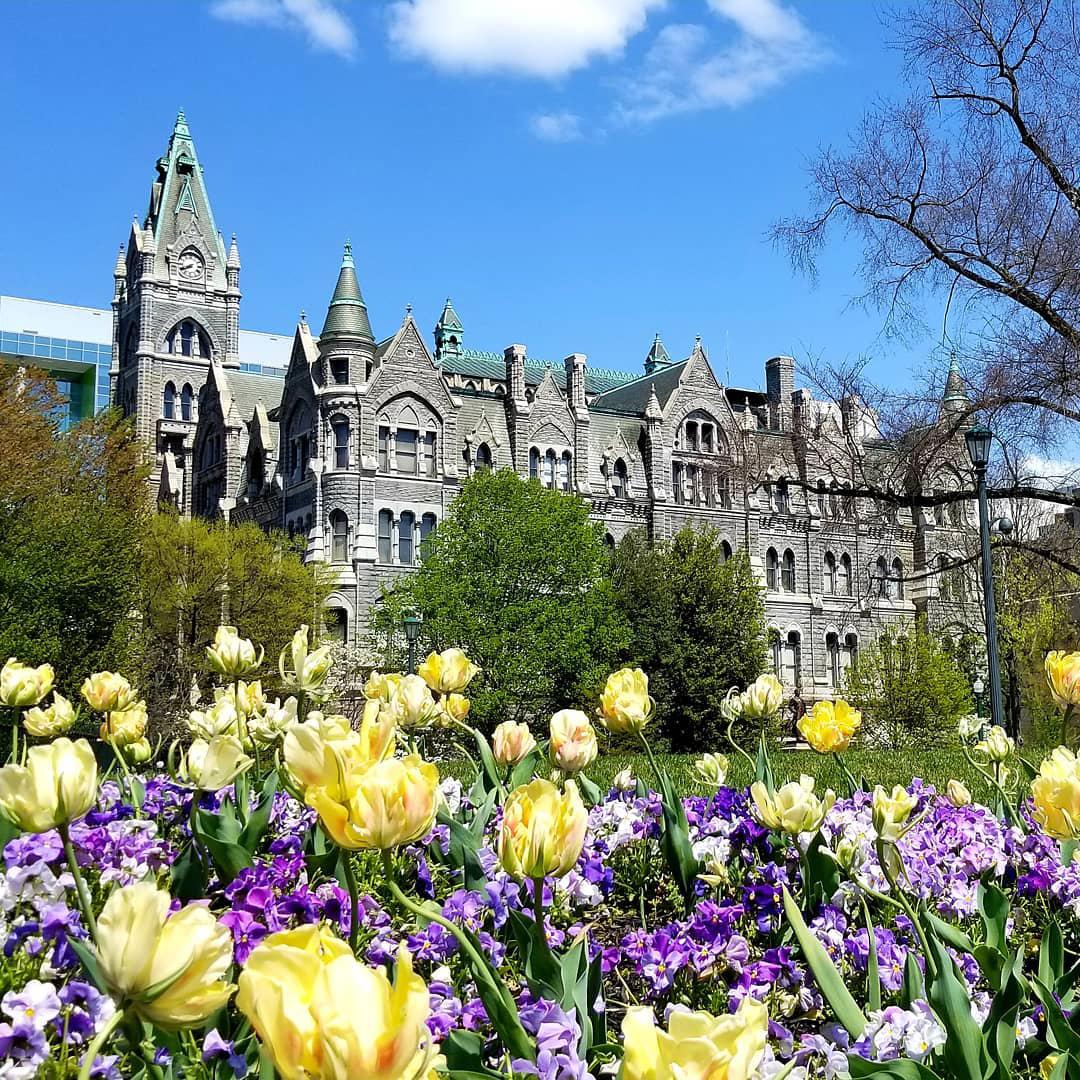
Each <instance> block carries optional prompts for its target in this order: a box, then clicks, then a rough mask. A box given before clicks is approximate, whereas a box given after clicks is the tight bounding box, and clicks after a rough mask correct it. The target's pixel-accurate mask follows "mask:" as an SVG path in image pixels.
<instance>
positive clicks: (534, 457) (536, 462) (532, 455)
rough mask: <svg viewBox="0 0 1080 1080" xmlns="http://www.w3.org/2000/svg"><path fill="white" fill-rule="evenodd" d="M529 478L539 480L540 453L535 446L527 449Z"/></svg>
mask: <svg viewBox="0 0 1080 1080" xmlns="http://www.w3.org/2000/svg"><path fill="white" fill-rule="evenodd" d="M529 478H530V479H532V480H539V479H540V451H539V450H537V448H536V447H535V446H532V447H530V448H529Z"/></svg>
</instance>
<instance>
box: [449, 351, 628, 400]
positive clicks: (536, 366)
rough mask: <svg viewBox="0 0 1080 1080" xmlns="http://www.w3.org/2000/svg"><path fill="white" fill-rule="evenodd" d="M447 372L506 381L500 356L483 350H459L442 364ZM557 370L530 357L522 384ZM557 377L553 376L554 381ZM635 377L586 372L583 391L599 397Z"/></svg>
mask: <svg viewBox="0 0 1080 1080" xmlns="http://www.w3.org/2000/svg"><path fill="white" fill-rule="evenodd" d="M443 368H444V370H446V371H449V372H453V373H454V374H455V375H464V376H465V378H467V379H468V378H473V379H498V380H503V379H505V378H506V360H505V358H504V357H503V354H502V353H496V352H487V351H485V350H483V349H462V350H461V354H460V355H458V356H451V357H447V358H446V360H445V361H444V362H443ZM548 368H552V369H555V368H557V369H558V371H559V372H561V371H562V365H561V364H558V365H556V364H552V363H550V362H549V361H546V360H533V359H532V358H531V357H530V358H528V359H527V360H526V361H525V384H526V385H527V386H538V385H539V384H540V380H541V379H543V377H544V372H545V371H546V370H547V369H548ZM558 378H559V376H558V375H556V379H558ZM636 378H637V376H636V375H634V374H633V373H632V372H629V371H610V370H607V369H605V368H591V367H586V368H585V390H586V392H587V393H590V394H602V393H604V391H605V390H610V389H612V388H613V387H615V386H622V385H623V383H627V382H630V381H631V380H633V379H636Z"/></svg>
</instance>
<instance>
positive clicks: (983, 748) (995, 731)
mask: <svg viewBox="0 0 1080 1080" xmlns="http://www.w3.org/2000/svg"><path fill="white" fill-rule="evenodd" d="M1015 746H1016V744H1015V743H1014V742H1013V740H1012V739H1011V738H1009V736H1008V734H1007V733H1006V731H1005V729H1004V728H1003V727H1001V726H999V725H997V724H995V725H994V726H993V727H992V728H991V729H990V733H989V734H988V735H987V736H986V738H985V739H983V741H982V742H980V743H978V744H977V745H976V747H975V749H976V750H979V751H980V752H982V753H984V754H985V755H986V756H987V757H988V758H989V759H990V760H991V761H994V762H997V763H999V764H1000V763H1001V762H1002V761H1006V760H1008V757H1009V755H1010V754H1011V753H1012V752H1013V749H1014V747H1015Z"/></svg>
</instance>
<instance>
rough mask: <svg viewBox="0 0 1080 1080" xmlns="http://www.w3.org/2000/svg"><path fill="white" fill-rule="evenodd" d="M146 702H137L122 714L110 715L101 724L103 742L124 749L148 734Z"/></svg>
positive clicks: (112, 713)
mask: <svg viewBox="0 0 1080 1080" xmlns="http://www.w3.org/2000/svg"><path fill="white" fill-rule="evenodd" d="M146 724H147V717H146V702H145V701H136V702H135V703H134V704H133V705H131V706H129V707H128V708H126V709H124V710H123V711H122V712H111V713H109V714H108V715H107V716H106V717H105V719H104V721H102V724H101V739H102V741H103V742H111V743H115V745H116V746H119V747H124V746H128V745H130V744H131V743H134V742H138V741H139V740H140V739H141V738H142V737H143V736H144V735H145V734H146Z"/></svg>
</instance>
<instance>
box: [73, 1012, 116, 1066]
mask: <svg viewBox="0 0 1080 1080" xmlns="http://www.w3.org/2000/svg"><path fill="white" fill-rule="evenodd" d="M123 1020H124V1010H123V1009H117V1010H116V1012H114V1013H113V1014H112V1016H111V1017H110V1018H109V1021H108V1023H107V1024H106V1025H105V1026H104V1027H103V1028H102V1029H101V1030H100V1031H99V1032H98V1033H97V1034H96V1035H95V1036H94V1040H93V1042H91V1043H90V1045H89V1046H88V1047H87V1048H86V1057H84V1058H83V1062H82V1068H80V1069H79V1080H90V1074H91V1073H92V1072H93V1071H94V1062H95V1061H96V1060H97V1056H98V1051H99V1050H101V1048H102V1047H103V1046H104V1045H105V1043H106V1042H108V1039H109V1036H110V1035H111V1034H112V1033H113V1032H114V1031H115V1030H116V1029H117V1028H118V1027H119V1026H120V1024H121V1022H122V1021H123Z"/></svg>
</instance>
